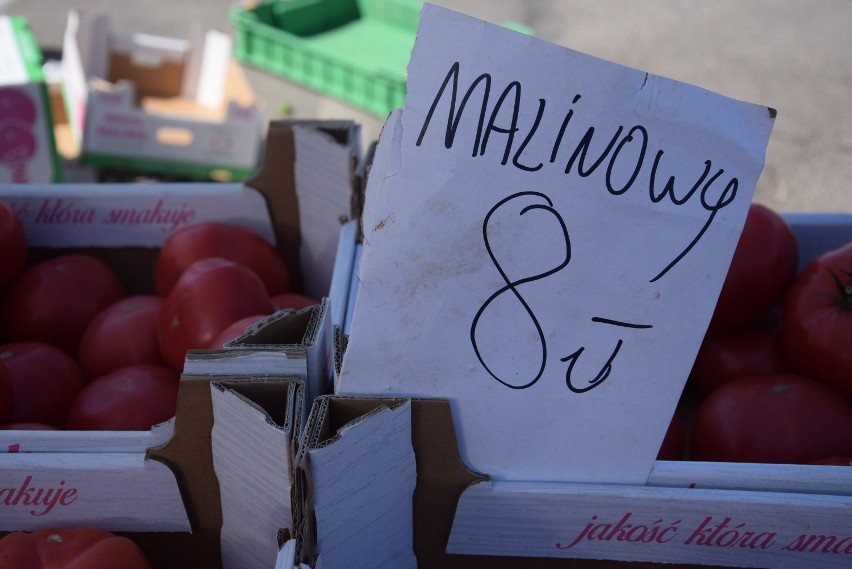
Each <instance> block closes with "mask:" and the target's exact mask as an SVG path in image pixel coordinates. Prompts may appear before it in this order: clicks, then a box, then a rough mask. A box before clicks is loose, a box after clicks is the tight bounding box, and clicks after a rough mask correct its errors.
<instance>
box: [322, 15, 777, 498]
mask: <svg viewBox="0 0 852 569" xmlns="http://www.w3.org/2000/svg"><path fill="white" fill-rule="evenodd" d="M773 117H774V111H772V110H771V109H767V108H766V107H763V106H758V105H753V104H747V103H743V102H739V101H735V100H732V99H728V98H725V97H723V96H720V95H717V94H714V93H711V92H708V91H706V90H703V89H700V88H698V87H694V86H691V85H686V84H683V83H678V82H675V81H672V80H668V79H664V78H661V77H657V76H654V75H650V74H648V73H644V72H642V71H637V70H635V69H629V68H625V67H622V66H619V65H616V64H613V63H609V62H606V61H602V60H599V59H596V58H593V57H590V56H587V55H584V54H581V53H577V52H574V51H571V50H569V49H566V48H563V47H560V46H556V45H552V44H549V43H546V42H543V41H541V40H538V39H536V38H534V37H530V36H526V35H523V34H520V33H517V32H514V31H511V30H508V29H505V28H503V27H500V26H496V25H490V24H487V23H485V22H482V21H479V20H476V19H474V18H471V17H468V16H465V15H463V14H460V13H456V12H453V11H450V10H447V9H444V8H440V7H437V6H434V5H426V6H425V7H424V9H423V12H422V15H421V22H420V29H419V32H418V36H417V43H416V45H415V47H414V51H413V53H412V57H411V62H410V65H409V70H408V96H407V100H406V106H405V109H404V110H402V111H396V112H395V113H393V114H392V115H391V116H390V118H389V120H388V122H387V124H386V126H385V128H384V130H383V132H382V136H381V139H380V142H379V147H378V148H377V153H376V158H375V162H374V165H373V168H372V170H371V172H370V176H369V180H368V187H367V195H366V203H365V208H364V213H363V230H364V239H363V241H364V248H363V253H362V257H361V264H360V274H359V276H360V289H359V293H358V297H357V301H356V306H355V311H354V316H353V321H352V326H351V330H350V339H349V345H348V348H347V351H346V354H345V356H344V360H343V367H342V374H341V378H340V381H339V385H338V391H339V392H340V393H374V394H385V395H390V394H400V395H409V396H440V397H447V398H449V399H450V400H451V401H452V406H453V415H454V420H455V424H456V432H457V435H458V437H459V443H460V448H461V452H462V458H463V460H464V461H465V463H466V464H467V465H468V466H469V467H470V468H472V469H474V470H477V471H479V472H483V473H486V474H488V475H490V476H492V477H493V478H495V479H511V480H536V481H566V480H567V481H583V482H585V481H595V482H629V483H644V481H645V480H646V479H647V476H648V474H649V472H650V469H651V466H652V464H653V461H654V459H655V457H656V454H657V450H658V448H659V446H660V443H661V441H662V438H663V434H664V432H665V430H666V427H667V426H668V422H669V419H670V417H671V415H672V413H673V411H674V408H675V405H676V403H677V400H678V397H679V395H680V392H681V390H682V387H683V384H684V382H685V380H686V377H687V375H688V373H689V370H690V367H691V365H692V361H693V359H694V356H695V353H696V352H697V349H698V347H699V345H700V342H701V339H702V337H703V335H704V332H705V330H706V326H707V323H708V322H709V319H710V316H711V314H712V311H713V307H714V305H715V301H716V298H717V296H718V293H719V290H720V288H721V285H722V282H723V280H724V276H725V273H726V271H727V267H728V265H729V263H730V259H731V256H732V255H733V251H734V248H735V246H736V242H737V239H738V237H739V234H740V231H741V230H742V224H743V222H744V219H745V215H746V213H747V210H748V205H749V203H750V200H751V197H752V195H753V192H754V187H755V185H756V183H757V179H758V176H759V175H760V171H761V169H762V167H763V161H764V155H765V149H766V144H767V142H768V138H769V133H770V130H771V127H772V124H773Z"/></svg>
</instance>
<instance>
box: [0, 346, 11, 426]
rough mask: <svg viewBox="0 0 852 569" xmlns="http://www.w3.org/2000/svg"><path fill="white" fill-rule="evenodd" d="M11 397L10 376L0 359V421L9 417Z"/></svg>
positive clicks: (3, 421) (2, 421) (4, 420)
mask: <svg viewBox="0 0 852 569" xmlns="http://www.w3.org/2000/svg"><path fill="white" fill-rule="evenodd" d="M13 397H14V394H13V393H12V376H10V375H9V371H8V370H7V369H6V366H5V365H3V362H2V361H0V423H5V422H6V421H8V420H9V419H10V418H11V416H12V398H13Z"/></svg>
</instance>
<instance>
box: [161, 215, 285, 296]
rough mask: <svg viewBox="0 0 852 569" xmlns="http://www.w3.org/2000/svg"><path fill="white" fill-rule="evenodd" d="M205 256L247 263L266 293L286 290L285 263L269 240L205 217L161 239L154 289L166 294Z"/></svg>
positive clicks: (271, 293)
mask: <svg viewBox="0 0 852 569" xmlns="http://www.w3.org/2000/svg"><path fill="white" fill-rule="evenodd" d="M205 257H221V258H224V259H228V260H229V261H234V262H236V263H240V264H243V265H245V266H247V267H248V268H250V269H251V270H253V271H254V272H255V273H257V275H258V276H259V277H260V280H261V281H263V284H264V286H266V290H267V293H268V294H269V295H273V294H279V293H282V292H285V291H286V290H287V286H288V284H289V272H288V271H287V265H286V264H285V263H284V259H283V258H282V257H281V255H280V253H279V252H278V251H277V250H276V249H275V248H274V247H273V246H272V245H270V244H269V242H268V241H266V240H265V239H263V238H262V237H260V236H259V235H257V234H256V233H254V232H253V231H251V230H250V229H247V228H245V227H242V226H239V225H233V224H230V223H223V222H218V221H206V222H202V223H196V224H194V225H190V226H187V227H184V228H182V229H179V230H178V231H176V232H174V233H172V234H171V235H170V236H169V237H168V238H167V239H166V240H165V242H163V245H162V247H161V248H160V254H159V255H158V256H157V261H156V264H155V266H154V291H155V292H156V293H157V294H158V295H160V296H166V295H167V294H168V293H169V291H170V290H171V288H172V287H173V286H174V284H175V283H176V282H177V280H178V279H179V278H180V275H181V273H183V271H185V270H186V269H187V267H189V266H190V265H191V264H192V263H194V262H195V261H198V260H200V259H204V258H205Z"/></svg>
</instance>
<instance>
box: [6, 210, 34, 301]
mask: <svg viewBox="0 0 852 569" xmlns="http://www.w3.org/2000/svg"><path fill="white" fill-rule="evenodd" d="M28 251H29V245H28V244H27V236H26V233H24V225H23V224H22V223H21V219H20V218H19V217H18V215H17V214H16V213H15V211H14V210H13V209H12V206H10V205H9V204H7V203H6V202H0V259H2V260H3V261H2V262H0V288H3V287H4V286H6V285H7V284H9V283H10V282H12V281H13V280H14V279H15V277H17V276H18V274H19V273H20V272H21V270H22V269H23V268H24V263H26V261H27V252H28Z"/></svg>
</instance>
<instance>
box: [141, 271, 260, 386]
mask: <svg viewBox="0 0 852 569" xmlns="http://www.w3.org/2000/svg"><path fill="white" fill-rule="evenodd" d="M274 311H275V307H274V306H272V302H271V301H270V300H269V295H268V294H267V293H266V288H265V287H264V286H263V283H262V282H261V280H260V278H259V277H258V276H257V275H256V274H255V273H254V272H253V271H251V270H250V269H248V268H247V267H245V266H244V265H241V264H239V263H236V262H233V261H228V260H226V259H220V258H217V257H210V258H207V259H202V260H200V261H196V262H195V263H193V264H192V265H190V266H189V267H188V268H187V270H186V271H184V274H183V275H181V278H180V279H179V280H178V282H177V283H176V284H175V286H174V288H173V289H172V291H171V292H170V293H169V295H168V296H167V297H166V300H165V301H164V302H163V307H162V309H161V310H160V317H159V320H158V323H157V338H158V340H159V343H160V351H161V352H162V353H163V357H164V358H165V360H166V362H167V363H168V365H169V366H170V367H172V368H173V369H175V370H178V371H181V370H183V362H184V359H185V358H186V351H187V350H190V349H206V348H207V347H208V346H209V345H210V342H212V341H213V339H214V338H215V337H216V336H217V335H218V334H219V333H220V332H221V331H222V330H224V329H225V328H226V327H228V326H230V325H231V324H233V323H234V322H236V321H237V320H239V319H241V318H245V317H246V316H252V315H254V314H272V313H273V312H274Z"/></svg>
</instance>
